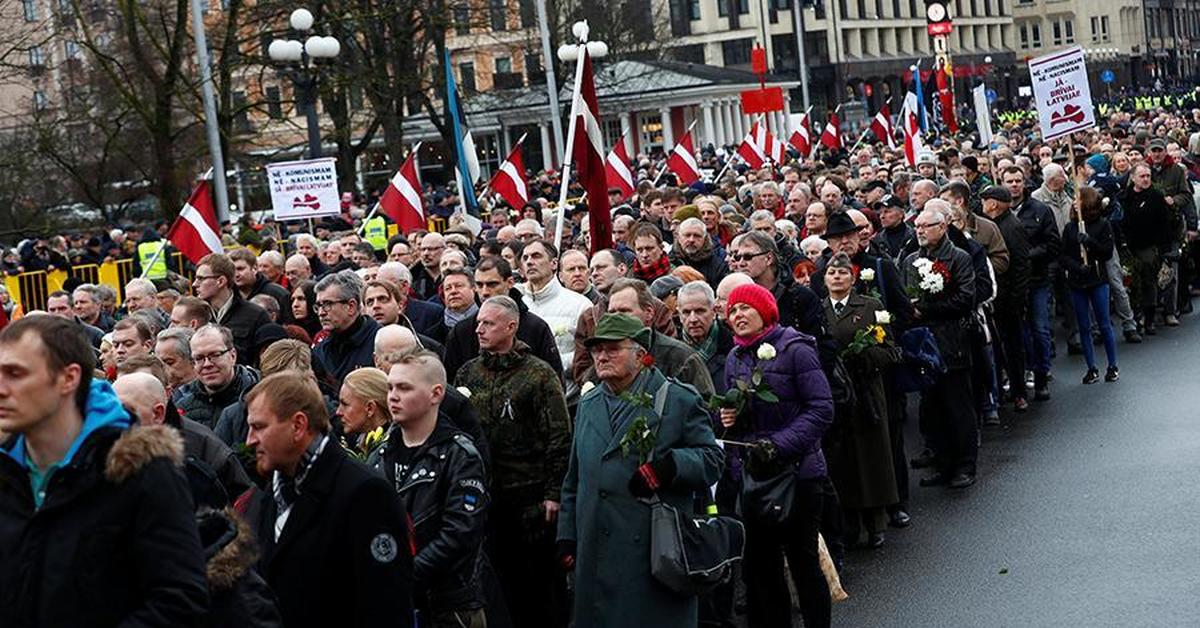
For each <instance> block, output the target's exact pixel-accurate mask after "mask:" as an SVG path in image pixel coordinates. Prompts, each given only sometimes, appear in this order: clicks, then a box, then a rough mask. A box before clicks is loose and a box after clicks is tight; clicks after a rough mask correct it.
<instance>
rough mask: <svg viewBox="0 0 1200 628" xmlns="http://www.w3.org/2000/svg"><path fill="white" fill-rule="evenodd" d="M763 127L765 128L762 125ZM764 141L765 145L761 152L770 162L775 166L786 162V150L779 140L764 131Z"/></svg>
mask: <svg viewBox="0 0 1200 628" xmlns="http://www.w3.org/2000/svg"><path fill="white" fill-rule="evenodd" d="M763 127H764V128H765V127H766V125H765V124H764V125H763ZM765 140H766V144H764V145H763V152H765V153H766V154H767V156H768V157H770V158H771V161H773V162H775V163H776V164H782V163H783V162H784V161H787V149H786V148H785V147H784V145H783V142H781V141H779V138H777V137H775V136H774V135H771V132H770V131H766V138H765Z"/></svg>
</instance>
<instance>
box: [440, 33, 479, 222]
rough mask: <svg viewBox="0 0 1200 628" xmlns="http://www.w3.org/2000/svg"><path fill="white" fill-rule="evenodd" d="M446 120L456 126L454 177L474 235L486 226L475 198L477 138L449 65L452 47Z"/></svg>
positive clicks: (447, 80)
mask: <svg viewBox="0 0 1200 628" xmlns="http://www.w3.org/2000/svg"><path fill="white" fill-rule="evenodd" d="M445 61H446V120H447V122H449V123H450V124H451V126H452V128H453V130H454V154H453V158H454V165H455V169H454V178H455V181H456V182H457V183H458V195H459V209H461V210H462V212H463V217H464V218H465V219H466V223H467V226H468V227H470V228H471V231H472V232H473V233H474V234H475V235H479V232H480V231H481V230H482V229H483V221H482V220H481V219H480V217H479V200H478V199H476V198H475V182H476V181H478V180H479V157H478V155H476V154H475V141H474V140H473V139H471V130H470V129H468V128H467V117H466V115H465V114H464V113H463V108H462V98H461V97H460V96H459V94H458V86H457V85H456V84H455V82H454V67H453V66H452V65H450V51H449V50H446V55H445Z"/></svg>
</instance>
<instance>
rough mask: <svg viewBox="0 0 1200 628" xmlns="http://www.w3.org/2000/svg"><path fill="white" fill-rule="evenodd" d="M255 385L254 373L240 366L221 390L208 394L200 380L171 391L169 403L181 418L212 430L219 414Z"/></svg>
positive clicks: (246, 367)
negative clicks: (173, 405) (171, 403)
mask: <svg viewBox="0 0 1200 628" xmlns="http://www.w3.org/2000/svg"><path fill="white" fill-rule="evenodd" d="M257 383H258V371H256V370H254V369H252V368H250V367H248V366H242V365H241V364H239V365H237V366H236V367H234V372H233V380H231V381H230V382H229V385H228V386H226V387H225V388H223V389H221V390H219V391H217V392H215V393H210V392H208V390H207V389H206V388H205V387H204V384H202V383H201V382H200V380H198V379H196V380H192V381H190V382H188V383H186V384H184V385H183V386H180V387H179V388H177V389H176V390H175V393H174V394H172V395H171V401H172V402H174V403H175V407H176V408H178V409H179V413H180V414H181V415H183V416H184V418H188V419H191V420H193V421H195V422H197V423H199V424H200V425H203V426H204V427H207V428H208V429H210V430H211V429H214V428H215V427H216V425H217V419H218V418H220V416H221V412H223V411H224V410H225V408H228V407H229V406H231V405H233V404H235V403H237V402H238V401H239V400H240V399H241V398H242V395H244V394H246V391H247V390H250V389H251V388H253V387H254V385H255V384H257Z"/></svg>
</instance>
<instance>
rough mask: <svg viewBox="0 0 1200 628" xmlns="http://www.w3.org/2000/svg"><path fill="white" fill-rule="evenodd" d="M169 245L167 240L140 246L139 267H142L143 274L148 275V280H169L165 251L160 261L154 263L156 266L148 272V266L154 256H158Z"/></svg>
mask: <svg viewBox="0 0 1200 628" xmlns="http://www.w3.org/2000/svg"><path fill="white" fill-rule="evenodd" d="M166 245H167V242H166V240H158V241H157V242H142V243H140V244H138V247H137V253H138V265H139V266H141V267H142V272H144V273H146V278H147V279H166V278H167V255H166V252H165V251H164V252H163V254H162V255H159V256H158V259H157V260H155V261H154V265H153V266H150V270H149V272H146V265H147V264H149V263H150V260H152V259H154V256H155V255H156V254H158V251H159V249H161V248H163V247H165V246H166Z"/></svg>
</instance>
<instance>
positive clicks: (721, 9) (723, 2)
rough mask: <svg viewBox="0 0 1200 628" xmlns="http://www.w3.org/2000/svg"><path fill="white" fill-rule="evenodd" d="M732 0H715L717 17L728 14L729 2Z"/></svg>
mask: <svg viewBox="0 0 1200 628" xmlns="http://www.w3.org/2000/svg"><path fill="white" fill-rule="evenodd" d="M730 2H733V0H717V17H728V16H729V3H730Z"/></svg>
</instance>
